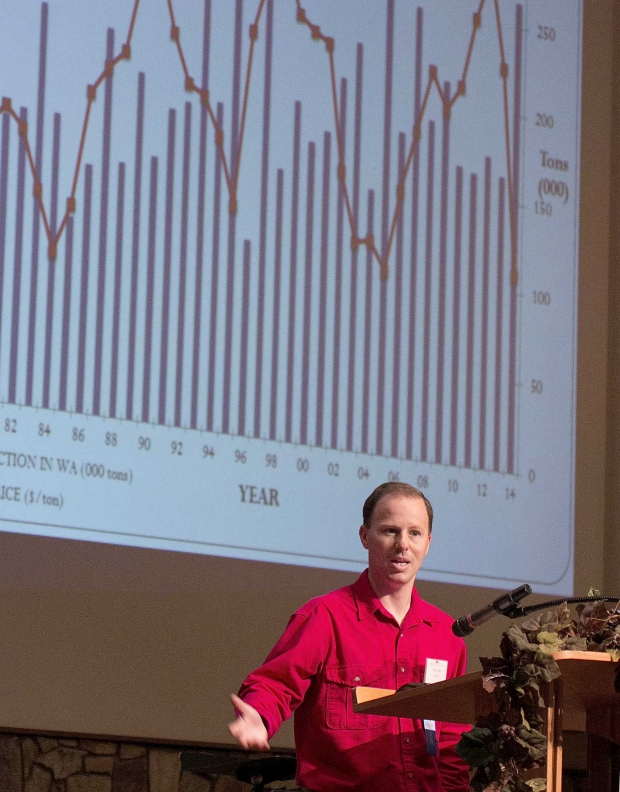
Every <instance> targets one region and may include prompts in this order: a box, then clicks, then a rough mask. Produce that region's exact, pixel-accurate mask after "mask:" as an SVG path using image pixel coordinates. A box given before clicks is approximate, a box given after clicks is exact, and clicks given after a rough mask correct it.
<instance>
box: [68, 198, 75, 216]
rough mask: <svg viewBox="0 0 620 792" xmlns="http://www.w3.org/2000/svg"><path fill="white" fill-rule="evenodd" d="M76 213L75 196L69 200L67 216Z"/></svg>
mask: <svg viewBox="0 0 620 792" xmlns="http://www.w3.org/2000/svg"><path fill="white" fill-rule="evenodd" d="M74 213H75V198H74V197H73V196H71V197H69V198H67V214H74Z"/></svg>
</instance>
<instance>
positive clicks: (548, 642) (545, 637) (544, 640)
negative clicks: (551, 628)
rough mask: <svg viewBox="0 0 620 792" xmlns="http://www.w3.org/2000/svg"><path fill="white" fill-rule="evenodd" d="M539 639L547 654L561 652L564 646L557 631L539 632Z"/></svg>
mask: <svg viewBox="0 0 620 792" xmlns="http://www.w3.org/2000/svg"><path fill="white" fill-rule="evenodd" d="M537 639H538V643H539V644H540V648H541V651H543V652H545V654H553V653H554V652H559V651H560V649H561V648H562V640H561V639H560V636H559V635H558V634H557V632H539V633H538V636H537Z"/></svg>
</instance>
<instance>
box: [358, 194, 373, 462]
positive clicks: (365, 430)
mask: <svg viewBox="0 0 620 792" xmlns="http://www.w3.org/2000/svg"><path fill="white" fill-rule="evenodd" d="M374 222H375V192H374V190H368V225H367V230H366V234H367V235H369V234H372V233H373V231H374ZM373 263H374V262H373V256H372V251H371V250H370V246H367V247H366V289H365V292H366V293H365V299H364V364H363V365H364V375H363V392H362V444H361V450H362V453H364V454H366V453H368V434H369V428H370V427H369V419H370V416H369V402H370V354H371V346H372V319H373V315H372V283H373V280H374V277H373V276H374V274H375V271H374V267H373Z"/></svg>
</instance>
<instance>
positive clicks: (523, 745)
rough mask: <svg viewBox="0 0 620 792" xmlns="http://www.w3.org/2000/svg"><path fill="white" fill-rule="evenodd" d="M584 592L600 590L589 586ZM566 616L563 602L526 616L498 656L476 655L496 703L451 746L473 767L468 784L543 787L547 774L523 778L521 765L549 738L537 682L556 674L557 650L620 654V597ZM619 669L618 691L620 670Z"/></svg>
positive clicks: (500, 791) (479, 790) (525, 790)
mask: <svg viewBox="0 0 620 792" xmlns="http://www.w3.org/2000/svg"><path fill="white" fill-rule="evenodd" d="M588 596H589V597H600V596H601V594H600V592H599V591H596V590H592V589H591V590H590V592H589V594H588ZM576 611H577V616H576V618H573V617H572V616H571V610H570V608H569V606H568V604H567V603H563V604H562V605H560V606H559V607H558V608H554V609H552V610H546V611H542V612H540V613H537V614H536V615H534V616H531V617H530V618H528V619H527V620H526V621H524V622H523V623H522V624H521V625H520V626H519V625H516V624H515V625H512V626H511V627H510V628H509V629H508V630H506V632H505V633H504V634H503V637H502V641H501V644H500V652H501V657H486V658H481V659H480V662H481V664H482V672H483V676H482V683H483V686H484V689H485V690H487V691H488V692H489V693H491V694H492V695H493V697H494V699H495V707H494V711H493V712H492V714H490V715H486V716H483V717H480V718H478V719H477V720H476V723H475V725H474V727H473V728H472V729H471V731H468V732H465V733H464V734H463V736H462V738H461V741H460V742H459V743H458V745H457V746H456V751H457V752H458V754H459V755H460V756H461V758H462V759H463V760H464V761H465V762H467V764H468V765H469V767H470V768H471V770H472V777H471V780H470V785H471V789H472V790H473V792H540V790H543V789H545V786H546V781H545V779H544V778H536V779H533V780H528V781H525V780H524V779H523V778H522V776H523V774H524V773H525V772H526V771H529V770H533V769H536V768H541V767H544V766H545V764H546V758H547V738H546V735H545V733H544V730H545V725H544V721H543V717H542V708H543V707H544V706H545V703H544V700H543V697H542V691H541V688H542V686H543V685H544V684H545V683H548V682H551V681H552V680H554V679H556V678H557V677H559V676H560V669H559V667H558V664H557V663H556V662H555V660H554V659H553V654H554V653H555V652H561V651H590V652H608V653H609V654H610V655H611V656H612V658H613V659H614V660H615V661H618V660H619V659H620V602H618V603H616V604H615V605H613V607H612V606H609V605H608V604H607V603H606V602H605V601H603V600H597V601H593V602H589V603H587V604H585V605H584V604H580V605H578V606H577V608H576ZM618 670H619V669H616V685H615V686H616V692H619V693H620V676H619V675H618Z"/></svg>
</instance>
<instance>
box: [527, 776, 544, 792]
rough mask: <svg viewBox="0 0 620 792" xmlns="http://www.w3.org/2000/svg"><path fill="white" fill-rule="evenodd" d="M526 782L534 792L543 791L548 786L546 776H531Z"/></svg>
mask: <svg viewBox="0 0 620 792" xmlns="http://www.w3.org/2000/svg"><path fill="white" fill-rule="evenodd" d="M526 783H527V785H528V786H529V788H530V789H532V790H533V792H543V790H545V789H546V788H547V779H546V778H530V780H529V781H527V782H526Z"/></svg>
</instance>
